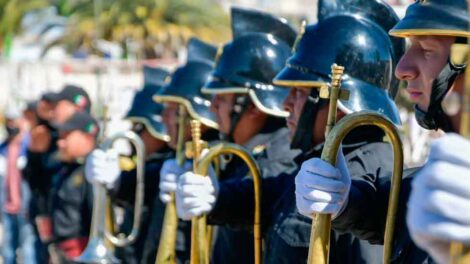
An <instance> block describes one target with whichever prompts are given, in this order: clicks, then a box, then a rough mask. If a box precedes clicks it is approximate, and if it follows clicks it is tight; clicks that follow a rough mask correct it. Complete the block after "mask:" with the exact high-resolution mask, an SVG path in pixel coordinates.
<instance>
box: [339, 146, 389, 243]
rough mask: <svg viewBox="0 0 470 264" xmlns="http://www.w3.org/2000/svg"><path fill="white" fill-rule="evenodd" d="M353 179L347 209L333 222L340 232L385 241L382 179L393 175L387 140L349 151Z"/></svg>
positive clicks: (374, 241) (375, 241)
mask: <svg viewBox="0 0 470 264" xmlns="http://www.w3.org/2000/svg"><path fill="white" fill-rule="evenodd" d="M346 160H347V162H348V169H349V172H350V175H351V179H352V185H351V190H350V193H349V197H348V205H347V207H346V209H345V210H344V211H343V212H342V213H341V215H339V216H338V217H337V218H336V219H334V220H333V222H332V227H333V229H335V230H336V231H337V232H339V233H352V234H354V235H355V236H356V237H358V238H360V239H363V240H368V241H369V242H370V243H373V244H377V243H381V242H382V241H383V235H382V232H381V228H380V213H379V210H380V208H381V207H382V204H381V200H382V199H380V183H381V182H383V181H386V179H388V178H389V177H390V175H391V171H392V162H391V161H393V154H392V151H391V147H390V145H388V144H385V143H373V144H368V145H366V146H364V147H362V148H359V149H358V150H356V151H354V152H353V153H350V154H348V155H346Z"/></svg>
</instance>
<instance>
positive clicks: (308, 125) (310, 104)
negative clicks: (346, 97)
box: [290, 89, 326, 153]
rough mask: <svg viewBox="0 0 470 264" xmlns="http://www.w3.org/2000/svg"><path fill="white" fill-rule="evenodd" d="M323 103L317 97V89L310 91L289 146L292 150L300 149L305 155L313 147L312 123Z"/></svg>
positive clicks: (323, 101)
mask: <svg viewBox="0 0 470 264" xmlns="http://www.w3.org/2000/svg"><path fill="white" fill-rule="evenodd" d="M325 102H326V101H325V100H323V99H320V97H319V96H318V91H317V89H312V90H311V92H310V95H309V97H308V99H307V101H306V102H305V104H304V107H303V108H302V113H301V114H300V117H299V121H298V122H297V128H296V130H295V133H294V137H293V138H292V141H291V144H290V145H291V148H292V149H300V150H302V151H303V152H304V153H306V152H309V151H311V150H312V149H313V148H314V147H315V146H314V145H313V123H314V121H315V119H316V118H317V113H318V110H319V109H320V107H321V106H322V105H323V104H324V103H325Z"/></svg>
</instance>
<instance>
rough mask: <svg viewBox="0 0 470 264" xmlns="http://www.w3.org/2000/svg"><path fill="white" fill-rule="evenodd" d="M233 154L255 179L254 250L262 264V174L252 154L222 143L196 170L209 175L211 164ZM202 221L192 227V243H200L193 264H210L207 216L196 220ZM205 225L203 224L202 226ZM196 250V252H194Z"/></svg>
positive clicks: (210, 151)
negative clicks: (218, 158) (194, 238)
mask: <svg viewBox="0 0 470 264" xmlns="http://www.w3.org/2000/svg"><path fill="white" fill-rule="evenodd" d="M229 154H232V155H234V156H237V157H239V158H241V159H242V160H243V161H244V162H245V163H246V164H247V166H248V169H249V172H250V174H251V176H252V178H253V185H254V195H255V197H254V202H255V214H254V222H253V232H254V234H253V235H254V250H255V254H254V256H255V263H256V264H260V263H261V255H262V247H261V244H262V238H261V173H260V169H259V167H258V164H257V163H256V161H255V159H254V158H253V156H252V155H250V153H249V152H248V151H247V150H245V149H244V148H243V147H241V146H239V145H237V144H231V143H221V144H217V145H215V146H214V147H211V148H210V149H209V150H208V152H207V153H206V154H205V155H204V156H203V157H202V158H200V159H199V160H198V161H197V166H196V169H195V172H196V174H199V175H207V174H208V172H209V167H210V165H211V162H212V161H213V160H214V159H216V158H217V157H219V156H220V155H229ZM196 219H197V220H200V222H199V223H196V224H194V223H193V225H192V232H194V236H195V237H196V240H195V241H194V240H193V241H191V243H192V244H193V243H198V244H197V245H196V247H195V248H194V249H193V248H191V249H192V251H191V263H192V264H207V263H208V262H209V256H208V255H207V252H208V251H207V250H205V249H204V248H202V247H203V245H205V244H206V242H207V238H206V232H205V231H206V226H205V216H201V217H199V218H196ZM200 223H203V224H200ZM193 250H194V251H193Z"/></svg>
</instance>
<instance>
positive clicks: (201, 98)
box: [153, 39, 218, 129]
mask: <svg viewBox="0 0 470 264" xmlns="http://www.w3.org/2000/svg"><path fill="white" fill-rule="evenodd" d="M216 54H217V48H216V47H214V46H212V45H210V44H208V43H205V42H203V41H200V40H197V39H192V40H190V41H189V43H188V62H187V63H186V65H184V66H181V67H179V68H178V69H177V70H176V71H175V72H174V73H173V74H172V76H171V78H167V80H166V85H165V86H164V87H163V88H162V90H161V91H160V92H159V93H157V94H155V96H154V97H153V98H154V100H155V101H157V102H175V103H179V104H182V105H184V106H185V107H186V109H187V111H188V113H189V115H190V116H191V118H193V119H197V120H199V121H201V123H202V124H204V125H206V126H208V127H211V128H215V129H217V128H218V125H217V122H216V118H215V116H214V114H213V113H212V112H211V111H210V105H211V99H212V98H211V97H210V96H208V95H204V94H202V93H201V87H202V86H203V85H204V83H205V82H206V81H207V80H208V78H209V76H210V72H211V71H212V69H213V61H214V59H215V56H216Z"/></svg>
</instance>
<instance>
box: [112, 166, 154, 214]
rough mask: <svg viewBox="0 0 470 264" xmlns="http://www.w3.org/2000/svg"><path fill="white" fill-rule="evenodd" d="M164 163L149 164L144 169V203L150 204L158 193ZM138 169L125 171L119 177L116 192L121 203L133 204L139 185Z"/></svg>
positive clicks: (115, 194)
mask: <svg viewBox="0 0 470 264" xmlns="http://www.w3.org/2000/svg"><path fill="white" fill-rule="evenodd" d="M161 166H162V163H161V162H158V163H152V164H147V165H146V166H145V169H144V174H145V175H144V192H145V194H144V205H149V204H150V203H151V202H152V201H153V200H154V199H155V196H156V195H157V192H158V183H159V179H160V169H161ZM136 176H137V174H136V170H131V171H125V172H123V173H122V174H121V177H120V178H119V186H118V188H117V190H116V191H115V193H114V196H115V198H116V199H117V200H118V202H120V203H125V204H129V205H132V206H133V204H134V201H135V187H136V185H137V177H136Z"/></svg>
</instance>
